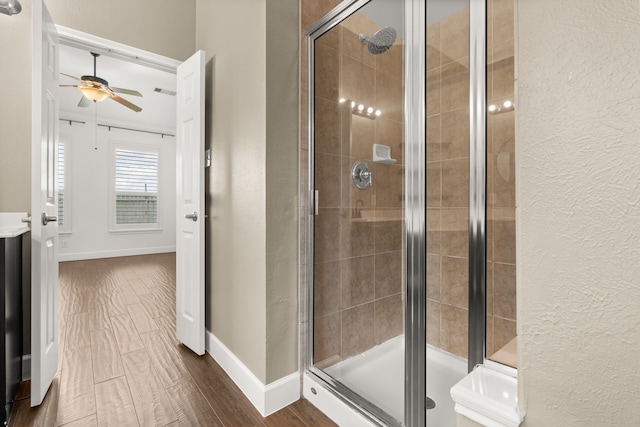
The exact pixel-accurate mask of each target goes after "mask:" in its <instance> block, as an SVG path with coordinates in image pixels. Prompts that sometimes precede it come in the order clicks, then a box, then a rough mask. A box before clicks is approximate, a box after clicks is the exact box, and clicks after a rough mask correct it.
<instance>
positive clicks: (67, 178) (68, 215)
mask: <svg viewBox="0 0 640 427" xmlns="http://www.w3.org/2000/svg"><path fill="white" fill-rule="evenodd" d="M72 139H73V138H72V136H71V135H69V134H63V133H61V134H60V135H59V137H58V140H59V142H60V143H63V144H64V146H65V147H64V224H63V225H62V226H61V227H60V226H59V227H58V234H59V235H63V236H66V235H70V234H71V233H72V231H73V228H72V225H73V220H72V218H73V215H72V212H73V209H72V208H71V206H72V204H73V202H72V197H71V195H72V194H73V192H72V179H71V170H72V167H73V166H72V160H71V158H72V155H71V152H72V148H71V145H72V142H71V141H72ZM57 172H58V150H57V147H56V174H57ZM56 178H57V175H56ZM59 191H60V189H59V188H58V180H57V179H56V198H57V197H58V193H59Z"/></svg>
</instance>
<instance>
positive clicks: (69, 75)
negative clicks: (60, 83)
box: [60, 73, 80, 80]
mask: <svg viewBox="0 0 640 427" xmlns="http://www.w3.org/2000/svg"><path fill="white" fill-rule="evenodd" d="M60 74H61V75H63V76H67V77H71V78H72V79H74V80H80V78H78V77H76V76H72V75H71V74H65V73H60Z"/></svg>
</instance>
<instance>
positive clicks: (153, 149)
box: [109, 140, 163, 234]
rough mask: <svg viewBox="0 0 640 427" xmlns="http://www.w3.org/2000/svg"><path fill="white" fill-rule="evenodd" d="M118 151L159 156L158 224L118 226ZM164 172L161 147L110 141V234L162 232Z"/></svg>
mask: <svg viewBox="0 0 640 427" xmlns="http://www.w3.org/2000/svg"><path fill="white" fill-rule="evenodd" d="M116 150H128V151H141V152H147V153H154V154H156V155H157V156H158V193H157V194H158V213H157V215H158V222H157V223H156V224H116V204H115V198H116ZM162 170H163V159H162V156H161V154H160V147H159V146H157V145H151V144H141V143H138V144H136V143H132V142H126V141H116V140H110V141H109V233H113V234H127V233H131V234H134V233H153V232H160V231H162V229H163V228H162V208H161V203H162V198H163V197H162V196H163V195H162V186H161V184H160V175H161V174H162Z"/></svg>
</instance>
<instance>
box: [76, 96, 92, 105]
mask: <svg viewBox="0 0 640 427" xmlns="http://www.w3.org/2000/svg"><path fill="white" fill-rule="evenodd" d="M90 106H91V100H90V99H89V98H87V97H86V96H83V97H82V98H80V102H78V107H85V108H86V107H90Z"/></svg>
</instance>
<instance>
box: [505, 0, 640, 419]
mask: <svg viewBox="0 0 640 427" xmlns="http://www.w3.org/2000/svg"><path fill="white" fill-rule="evenodd" d="M518 3H519V4H518V11H517V25H518V28H519V30H518V35H517V40H518V41H517V54H516V57H517V63H518V65H517V67H518V86H519V89H518V104H517V105H518V107H517V114H518V134H517V146H518V154H517V158H518V167H519V176H518V180H517V182H518V183H519V188H518V197H519V203H518V206H520V208H519V210H518V215H517V217H518V221H519V225H518V226H519V234H518V328H519V387H520V398H521V404H522V406H523V407H525V408H526V412H527V416H526V420H525V423H524V425H525V426H532V427H534V426H535V427H544V426H563V427H569V426H576V427H586V426H614V425H615V426H630V425H637V423H638V422H640V405H638V402H639V401H640V400H639V396H638V390H640V385H639V384H640V333H639V332H638V331H639V330H640V314H639V308H640V11H639V8H640V7H639V2H638V1H637V0H564V1H557V0H536V1H528V0H525V1H519V2H518Z"/></svg>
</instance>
